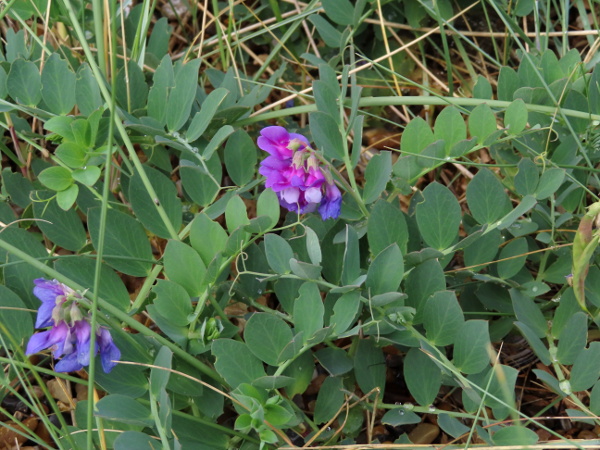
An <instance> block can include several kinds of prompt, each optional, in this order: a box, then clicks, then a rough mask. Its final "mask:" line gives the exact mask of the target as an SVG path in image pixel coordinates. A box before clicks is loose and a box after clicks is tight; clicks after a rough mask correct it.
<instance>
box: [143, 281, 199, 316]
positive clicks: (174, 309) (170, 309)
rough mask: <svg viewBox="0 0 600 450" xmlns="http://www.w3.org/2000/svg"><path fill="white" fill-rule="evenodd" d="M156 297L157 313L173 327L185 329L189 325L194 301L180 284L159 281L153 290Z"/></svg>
mask: <svg viewBox="0 0 600 450" xmlns="http://www.w3.org/2000/svg"><path fill="white" fill-rule="evenodd" d="M152 292H154V294H155V295H156V298H155V299H154V306H155V307H156V311H157V312H158V313H159V314H160V315H161V316H163V317H164V318H165V319H167V320H168V321H169V322H171V323H172V324H173V325H177V326H180V327H185V326H187V325H189V323H190V320H189V315H190V314H191V313H192V301H191V298H190V294H189V293H188V291H187V290H186V289H185V288H184V287H183V286H182V285H180V284H178V283H175V282H172V281H167V280H158V281H157V282H156V285H155V286H154V287H153V288H152Z"/></svg>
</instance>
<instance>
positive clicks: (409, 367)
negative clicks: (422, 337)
mask: <svg viewBox="0 0 600 450" xmlns="http://www.w3.org/2000/svg"><path fill="white" fill-rule="evenodd" d="M404 380H405V381H406V386H407V387H408V390H409V391H410V393H411V395H412V396H413V397H414V399H415V400H416V401H417V403H418V404H419V405H422V406H429V405H431V404H432V403H433V401H434V400H435V398H436V397H437V395H438V392H439V390H440V387H441V386H442V372H441V371H440V368H439V367H438V366H437V365H436V364H435V362H433V361H432V360H431V358H430V357H429V356H428V355H427V354H425V353H423V351H422V350H421V349H420V348H414V347H413V348H411V349H410V350H409V351H408V353H407V354H406V356H405V357H404Z"/></svg>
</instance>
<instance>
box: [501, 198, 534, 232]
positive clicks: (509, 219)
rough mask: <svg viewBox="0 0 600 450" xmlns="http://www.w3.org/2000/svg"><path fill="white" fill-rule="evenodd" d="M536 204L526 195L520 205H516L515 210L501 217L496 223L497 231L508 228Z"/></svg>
mask: <svg viewBox="0 0 600 450" xmlns="http://www.w3.org/2000/svg"><path fill="white" fill-rule="evenodd" d="M536 204H537V200H536V199H535V198H534V197H533V196H531V195H526V196H525V197H523V198H522V199H521V203H519V204H518V205H517V207H516V208H515V209H513V210H512V211H511V212H509V213H508V214H507V215H505V216H504V217H502V218H501V219H500V220H499V222H498V227H497V228H498V229H499V230H503V229H505V228H508V227H510V226H511V225H512V224H513V223H514V222H515V221H516V220H517V219H518V218H519V217H521V216H522V215H524V214H525V213H526V212H527V211H529V210H530V209H531V208H533V207H534V206H535V205H536Z"/></svg>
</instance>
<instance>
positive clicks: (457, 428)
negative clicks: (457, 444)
mask: <svg viewBox="0 0 600 450" xmlns="http://www.w3.org/2000/svg"><path fill="white" fill-rule="evenodd" d="M437 417H438V425H439V426H440V428H441V429H442V431H443V432H444V433H446V434H449V435H450V436H452V437H453V438H455V439H456V438H458V437H460V436H462V435H463V434H465V433H468V432H469V430H470V428H469V427H468V426H466V425H465V424H463V423H462V422H461V421H459V420H458V419H456V418H455V417H452V416H450V415H448V414H445V413H441V414H438V416H437Z"/></svg>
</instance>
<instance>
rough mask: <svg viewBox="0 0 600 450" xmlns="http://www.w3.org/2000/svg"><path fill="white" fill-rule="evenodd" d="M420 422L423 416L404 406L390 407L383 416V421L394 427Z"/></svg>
mask: <svg viewBox="0 0 600 450" xmlns="http://www.w3.org/2000/svg"><path fill="white" fill-rule="evenodd" d="M420 422H421V418H420V417H419V416H418V415H417V414H415V413H414V412H412V411H408V410H407V409H405V408H402V407H399V408H394V409H390V410H389V411H388V412H386V413H385V414H384V415H383V417H382V418H381V423H383V424H386V425H390V426H392V427H397V426H400V425H412V424H415V423H420Z"/></svg>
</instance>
